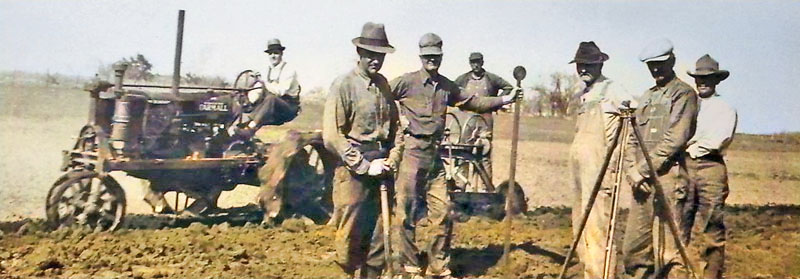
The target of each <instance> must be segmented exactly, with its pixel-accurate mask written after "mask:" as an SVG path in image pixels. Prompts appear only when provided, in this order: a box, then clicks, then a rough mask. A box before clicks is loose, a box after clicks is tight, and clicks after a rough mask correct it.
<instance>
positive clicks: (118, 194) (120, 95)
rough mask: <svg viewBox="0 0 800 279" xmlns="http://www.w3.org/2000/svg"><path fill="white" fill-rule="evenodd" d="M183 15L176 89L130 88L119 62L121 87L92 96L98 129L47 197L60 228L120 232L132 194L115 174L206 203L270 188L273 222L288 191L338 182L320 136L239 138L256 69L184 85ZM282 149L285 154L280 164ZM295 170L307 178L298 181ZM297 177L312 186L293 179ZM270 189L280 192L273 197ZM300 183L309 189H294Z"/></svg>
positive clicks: (67, 155) (92, 122) (80, 142)
mask: <svg viewBox="0 0 800 279" xmlns="http://www.w3.org/2000/svg"><path fill="white" fill-rule="evenodd" d="M183 15H184V13H183V11H181V12H180V13H179V20H178V44H177V47H176V52H175V54H176V55H175V57H176V58H175V62H176V64H175V71H174V73H173V83H172V85H171V86H163V85H139V84H125V83H123V77H124V74H125V71H126V67H127V66H126V65H125V64H117V65H115V66H114V72H115V73H114V75H115V77H114V83H109V82H105V81H96V82H94V83H92V84H90V86H88V87H87V88H86V89H87V91H89V93H90V96H91V101H90V109H89V119H88V123H87V124H86V125H85V126H84V127H83V128H81V130H80V132H79V134H78V137H77V140H76V142H75V144H74V145H73V146H72V148H71V149H69V150H65V151H63V164H62V171H65V173H64V174H63V175H62V176H61V177H59V178H58V179H57V181H56V182H55V183H54V184H53V186H52V187H51V188H50V190H49V192H48V195H47V201H46V206H45V208H46V215H47V220H48V223H49V224H50V226H51V227H52V228H54V229H55V228H59V227H68V226H73V225H79V226H88V227H90V228H93V229H95V230H98V231H100V230H113V229H116V228H119V227H120V226H121V225H122V224H123V221H124V217H125V210H126V196H125V191H124V190H123V188H122V187H121V186H120V184H119V183H118V182H117V181H116V180H115V179H114V177H112V176H111V175H110V173H111V172H114V171H123V172H125V173H126V174H127V175H128V176H132V177H136V178H140V179H144V180H146V181H148V182H149V183H150V188H151V189H152V190H154V191H156V192H159V193H164V192H168V191H175V192H176V193H184V194H186V195H187V196H191V197H193V198H195V199H196V200H197V199H202V198H204V197H208V196H211V198H212V199H214V198H216V197H218V194H219V192H220V191H226V190H232V189H233V188H234V187H236V186H237V185H239V184H245V185H253V186H259V185H261V186H262V191H261V193H260V194H259V197H258V202H259V204H260V206H261V208H262V210H264V211H265V219H273V218H275V217H277V215H278V212H279V211H280V210H281V209H282V208H284V207H286V206H287V202H286V201H285V200H284V199H286V196H287V195H289V194H290V193H289V190H287V189H285V188H286V187H288V186H294V187H300V188H302V189H300V190H303V191H306V192H308V191H309V189H311V188H313V189H316V190H319V191H321V192H326V190H325V188H324V187H326V186H325V185H324V184H325V183H328V184H329V183H330V178H326V175H325V171H324V170H325V169H327V170H331V169H330V167H329V166H328V167H324V166H323V165H324V164H325V163H327V160H326V162H322V161H323V159H325V158H324V157H325V156H320V153H319V152H317V151H321V152H323V153H324V152H325V151H324V148H323V147H322V142H321V134H320V133H319V132H306V133H301V132H294V131H292V132H290V133H289V134H288V135H287V138H286V140H284V142H280V143H276V144H270V143H264V142H261V141H260V140H258V139H257V138H255V137H253V136H250V137H241V136H235V135H234V134H231V133H230V131H232V129H233V128H235V127H236V126H237V124H239V123H237V120H236V119H241V117H240V116H241V113H243V112H242V111H243V110H241V109H237V108H241V107H242V106H244V105H246V102H248V98H247V96H246V95H247V92H250V91H251V90H253V88H251V87H252V86H253V84H254V82H253V78H254V76H253V75H252V72H251V71H244V72H242V73H241V74H239V76H238V77H237V78H236V81H235V82H234V85H233V87H202V86H194V87H193V86H180V54H181V43H182V34H183ZM272 149H275V150H273V153H274V154H275V156H273V158H272V161H273V162H270V158H269V156H268V155H270V154H273V153H270V151H271V150H272ZM270 156H272V155H270ZM309 162H311V164H312V165H309V164H308V163H309ZM309 168H310V170H309ZM293 171H294V172H298V171H299V172H303V173H299V174H294V175H292V172H293ZM329 173H330V172H329ZM290 176H291V177H300V178H301V180H302V181H288V180H290V179H287V177H290ZM327 177H330V175H328V176H327ZM262 181H267V182H268V183H269V184H270V185H271V186H272V187H266V188H268V189H265V187H263V184H265V183H261V182H262ZM298 183H300V184H303V185H299V186H298V185H292V184H298ZM311 184H313V185H311ZM312 186H313V187H312ZM321 187H322V188H321ZM327 187H328V188H329V187H330V186H329V185H328V186H327ZM319 191H318V192H319ZM214 195H216V197H214ZM316 196H317V197H318V196H320V194H319V193H316ZM176 197H177V194H176ZM292 198H293V199H294V202H295V203H307V202H306V201H303V200H298V199H297V198H296V197H292ZM162 199H163V197H162ZM212 202H215V201H212ZM177 203H178V201H177V200H176V205H175V207H177ZM185 203H186V201H185V202H184V206H185ZM322 203H323V204H325V202H324V201H323V202H322ZM151 205H152V204H151ZM327 207H330V205H329V203H328V205H327ZM317 211H318V212H317V213H318V214H322V215H324V214H326V213H328V212H330V211H329V210H325V209H317ZM320 211H321V212H320Z"/></svg>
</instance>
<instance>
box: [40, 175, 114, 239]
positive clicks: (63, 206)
mask: <svg viewBox="0 0 800 279" xmlns="http://www.w3.org/2000/svg"><path fill="white" fill-rule="evenodd" d="M45 210H46V212H47V222H48V224H49V226H50V227H51V228H52V229H59V228H62V227H71V226H85V227H89V228H91V229H93V230H94V231H111V230H115V229H117V228H119V227H120V225H121V224H122V222H123V219H124V217H125V191H124V190H122V187H120V185H119V183H117V181H116V180H114V178H112V177H111V176H107V175H105V176H101V175H100V174H98V173H97V172H94V171H87V170H73V171H70V172H68V173H66V174H64V175H63V176H61V177H60V178H59V179H58V180H57V181H56V183H55V184H54V185H53V187H52V188H51V189H50V192H49V193H48V195H47V204H46V206H45Z"/></svg>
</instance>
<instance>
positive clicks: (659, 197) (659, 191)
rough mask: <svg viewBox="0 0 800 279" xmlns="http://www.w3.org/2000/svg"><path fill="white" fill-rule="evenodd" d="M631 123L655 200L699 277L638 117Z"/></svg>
mask: <svg viewBox="0 0 800 279" xmlns="http://www.w3.org/2000/svg"><path fill="white" fill-rule="evenodd" d="M630 125H631V127H632V129H633V135H634V136H635V137H636V140H637V141H638V142H639V143H641V144H639V147H640V148H641V150H642V153H644V160H645V162H647V167H648V168H649V174H650V177H651V178H652V181H653V188H654V190H655V191H654V194H655V202H656V204H657V205H659V207H661V210H664V211H665V213H664V215H666V219H667V225H668V226H669V230H670V234H671V235H672V238H673V240H674V241H675V244H676V245H677V246H678V252H680V254H681V258H682V259H683V261H684V262H685V263H686V267H687V268H688V269H689V273H691V274H692V278H695V279H699V277H697V273H695V268H694V267H695V265H694V264H692V262H691V261H690V260H689V256H688V254H687V253H686V246H685V245H684V244H683V242H682V241H681V237H680V232H679V231H678V224H677V223H676V222H675V218H674V215H673V212H672V207H670V206H669V200H668V199H667V196H666V195H665V194H664V188H663V187H662V186H661V182H659V181H658V174H656V169H655V167H654V166H653V160H652V159H651V158H650V153H649V152H648V150H647V147H646V146H645V145H644V144H643V141H642V136H641V134H640V133H639V130H638V129H636V119H635V118H630Z"/></svg>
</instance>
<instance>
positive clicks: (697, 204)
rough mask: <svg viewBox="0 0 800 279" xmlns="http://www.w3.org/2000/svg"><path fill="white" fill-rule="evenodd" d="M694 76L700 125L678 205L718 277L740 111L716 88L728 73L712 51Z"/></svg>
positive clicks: (707, 272) (687, 233)
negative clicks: (729, 155) (728, 160)
mask: <svg viewBox="0 0 800 279" xmlns="http://www.w3.org/2000/svg"><path fill="white" fill-rule="evenodd" d="M688 74H689V75H690V76H692V77H694V81H695V84H696V85H697V93H698V95H699V96H700V112H699V113H698V115H697V131H696V132H695V134H694V136H693V137H692V139H690V140H689V143H688V144H689V147H688V148H687V149H686V152H687V154H686V155H685V157H686V169H685V170H686V171H688V173H683V175H684V176H685V177H686V178H688V189H687V191H686V194H687V195H686V199H685V200H683V201H682V204H679V206H680V207H681V208H682V210H681V212H679V214H681V218H680V221H681V226H680V227H681V229H682V230H683V233H684V235H683V241H686V242H690V241H692V240H694V242H695V243H694V244H695V246H696V247H698V248H699V251H700V258H701V259H702V262H703V266H702V267H701V268H702V269H703V275H704V277H705V278H710V279H720V278H722V274H723V272H724V270H725V268H724V267H725V223H724V222H723V217H724V215H725V212H724V208H725V199H726V198H727V197H728V170H727V167H726V166H725V159H724V158H723V157H724V156H725V150H726V149H728V145H730V144H731V142H732V141H733V134H734V133H735V132H736V122H737V115H736V110H734V109H733V108H732V107H731V106H730V105H728V104H727V103H726V102H725V101H724V100H723V99H722V97H720V95H719V94H718V93H717V85H719V83H720V82H722V81H723V80H725V79H726V78H728V76H729V75H730V73H729V72H728V71H726V70H720V69H719V63H717V61H716V60H714V59H713V58H711V56H709V55H708V54H706V55H703V57H700V59H698V60H697V64H696V68H695V70H693V71H688Z"/></svg>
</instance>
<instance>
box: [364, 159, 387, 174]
mask: <svg viewBox="0 0 800 279" xmlns="http://www.w3.org/2000/svg"><path fill="white" fill-rule="evenodd" d="M386 170H387V165H386V158H380V159H375V160H372V161H371V162H369V169H367V175H369V176H379V175H381V174H383V172H384V171H386Z"/></svg>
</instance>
